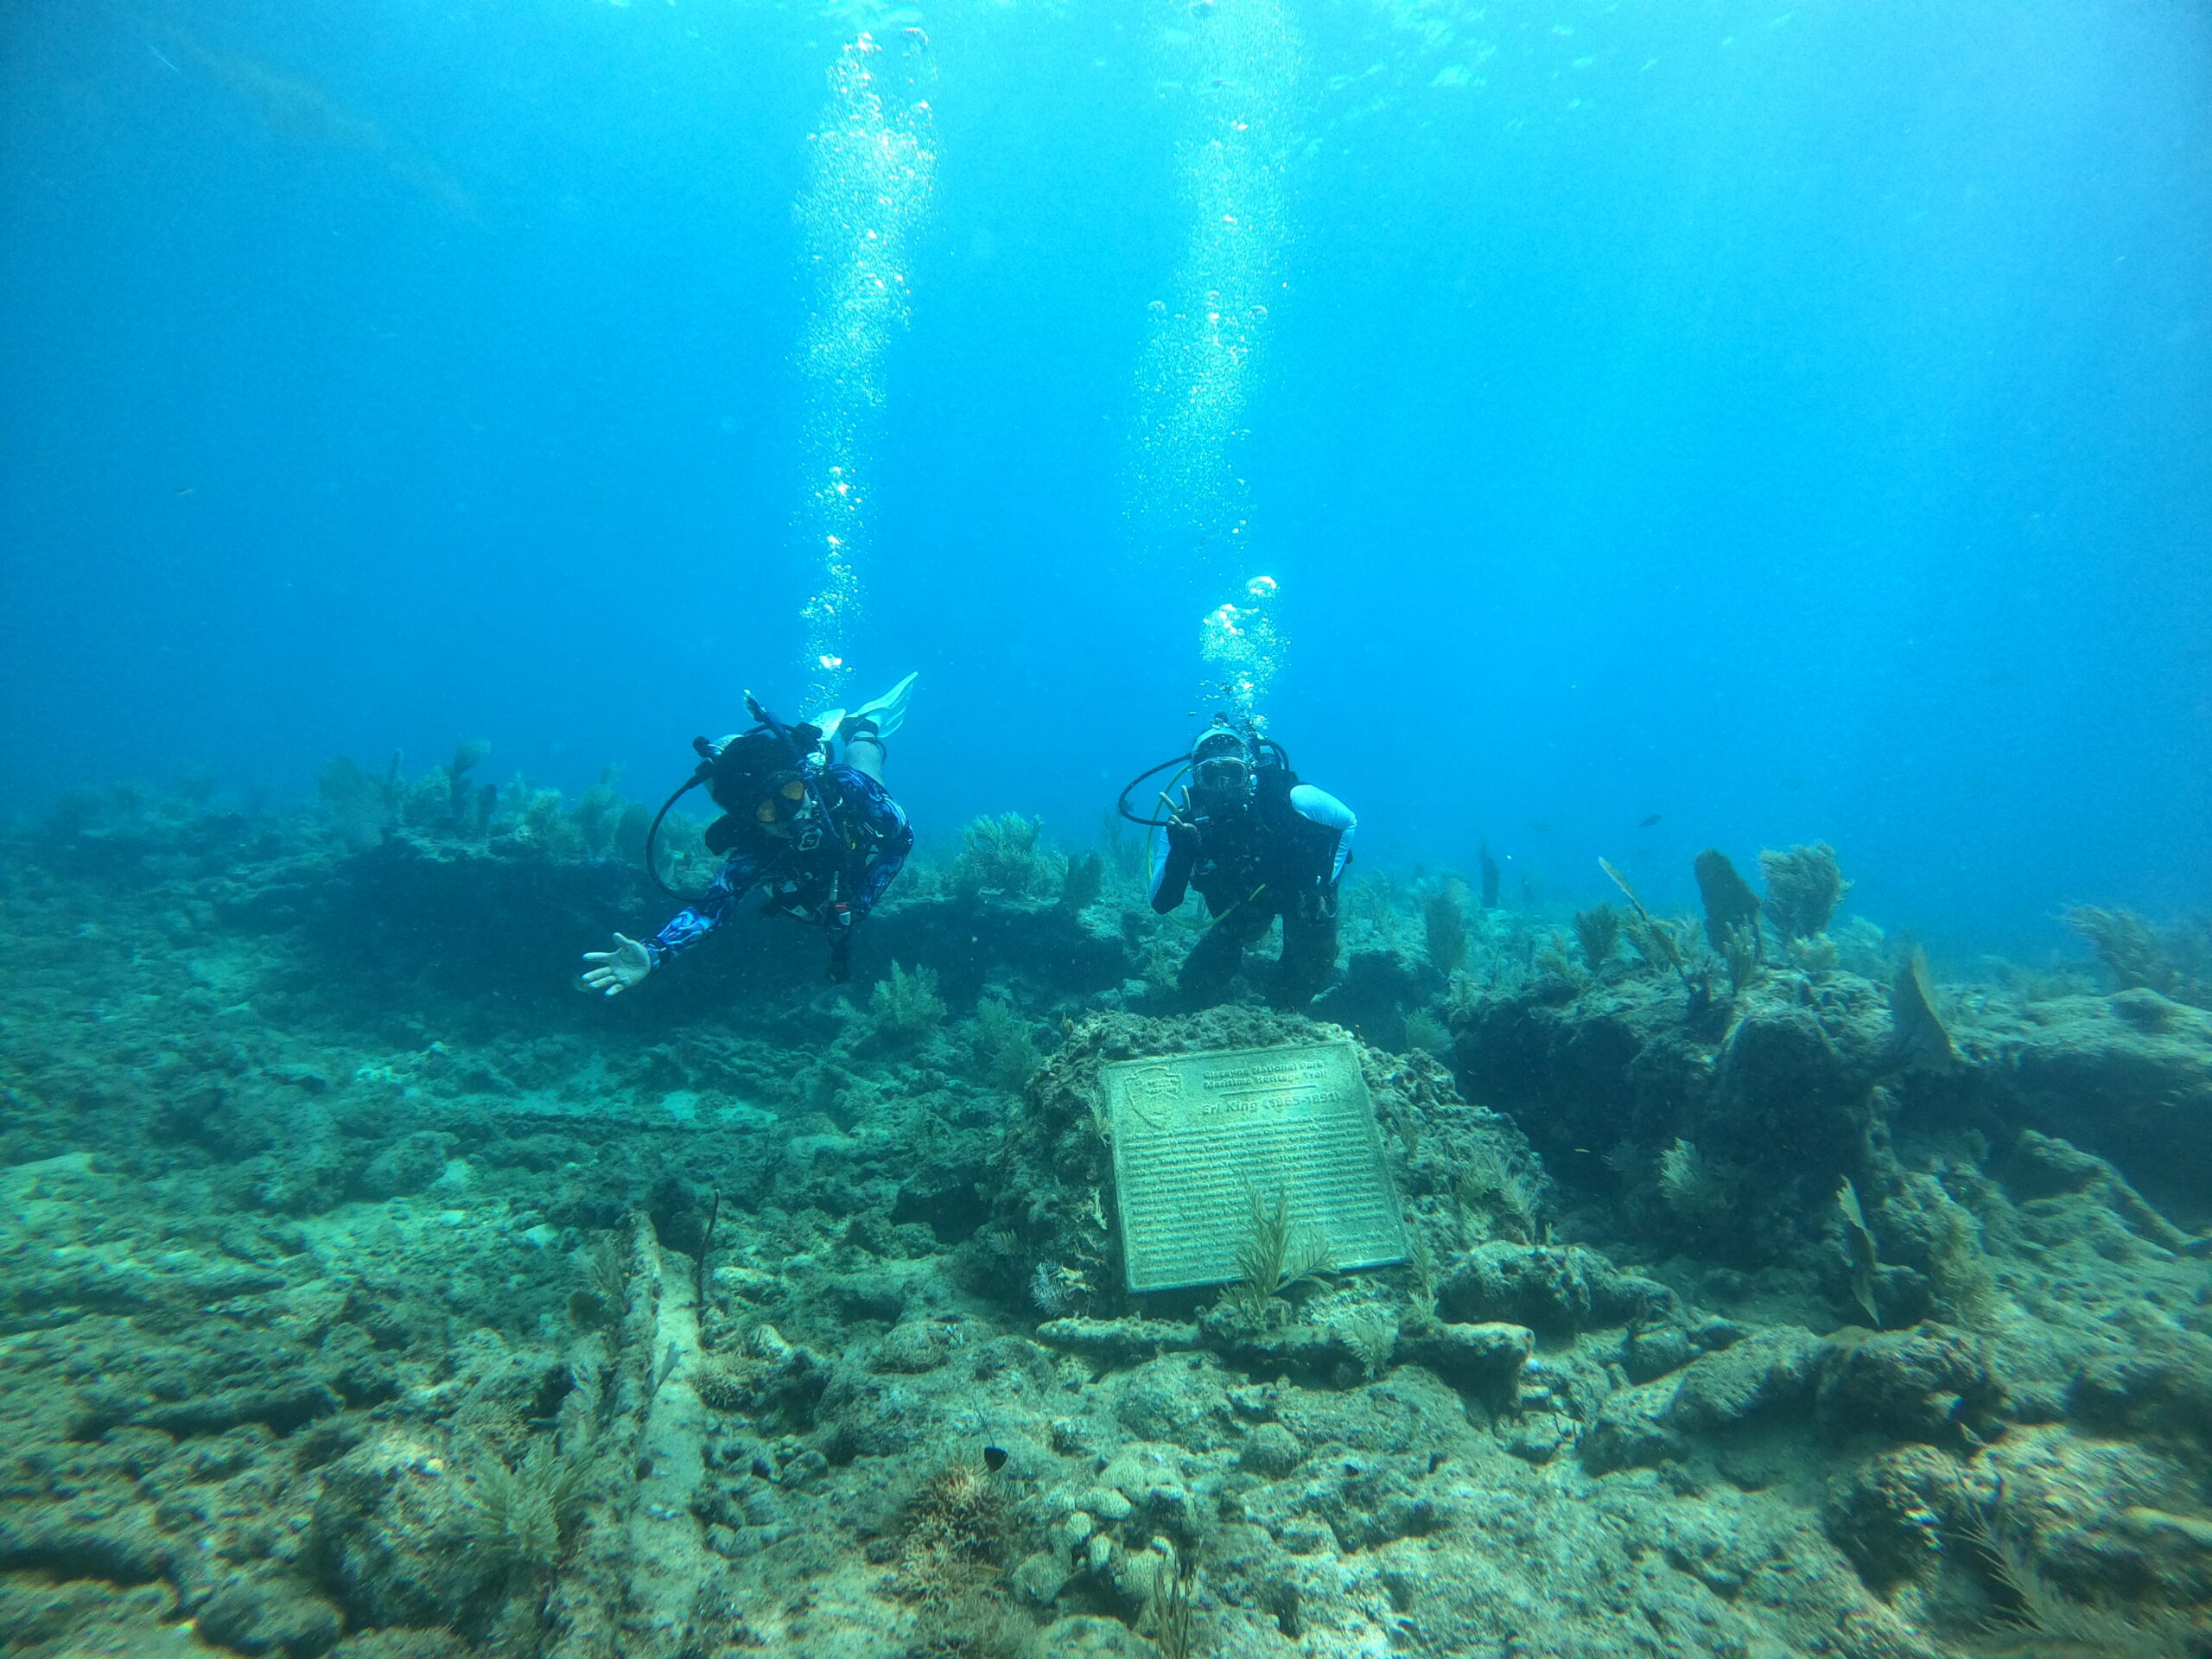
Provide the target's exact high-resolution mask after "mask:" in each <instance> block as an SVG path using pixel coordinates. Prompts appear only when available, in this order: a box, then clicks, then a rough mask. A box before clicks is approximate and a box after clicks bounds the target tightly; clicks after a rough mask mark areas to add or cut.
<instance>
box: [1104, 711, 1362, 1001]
mask: <svg viewBox="0 0 2212 1659" xmlns="http://www.w3.org/2000/svg"><path fill="white" fill-rule="evenodd" d="M1169 766H1185V767H1186V768H1187V769H1188V770H1189V772H1190V782H1189V783H1188V784H1187V785H1185V786H1184V788H1183V790H1182V792H1181V796H1180V798H1173V797H1172V796H1171V795H1170V794H1169V793H1168V792H1166V791H1163V792H1162V794H1161V796H1160V801H1161V803H1162V804H1164V805H1166V808H1167V816H1166V817H1165V818H1147V817H1137V815H1136V814H1135V813H1134V812H1132V811H1130V810H1129V804H1128V800H1129V790H1133V789H1135V787H1136V786H1137V785H1138V784H1141V783H1142V782H1143V781H1144V780H1145V779H1146V778H1150V777H1152V776H1154V774H1155V773H1158V772H1165V771H1166V769H1167V768H1168V767H1169ZM1169 788H1170V790H1173V785H1172V784H1171V785H1170V786H1169ZM1120 810H1121V812H1122V816H1123V817H1127V818H1129V819H1131V820H1132V821H1133V822H1135V823H1144V824H1148V825H1150V826H1151V827H1153V828H1154V829H1159V830H1160V831H1162V832H1163V834H1164V836H1165V839H1164V840H1163V841H1162V842H1160V843H1159V844H1157V845H1156V846H1155V847H1154V854H1153V861H1152V907H1153V909H1154V910H1155V911H1158V912H1160V914H1161V915H1163V916H1165V915H1166V914H1167V913H1168V912H1170V911H1173V910H1174V909H1175V908H1176V907H1177V906H1179V905H1180V904H1181V903H1182V902H1183V899H1184V895H1185V892H1186V891H1187V890H1188V889H1190V888H1192V887H1196V888H1197V889H1198V893H1199V896H1200V897H1201V898H1203V899H1205V901H1206V909H1207V911H1208V912H1209V913H1210V914H1211V916H1212V917H1213V921H1212V923H1211V925H1209V926H1208V927H1207V929H1206V931H1205V932H1204V933H1203V934H1201V935H1200V936H1199V938H1198V943H1197V944H1195V945H1193V946H1192V947H1191V954H1190V955H1189V956H1188V957H1185V959H1184V962H1183V971H1182V976H1181V987H1182V990H1183V994H1184V995H1185V998H1186V999H1187V1000H1188V1001H1189V1002H1190V1003H1191V1004H1192V1006H1193V1007H1205V1006H1207V1005H1209V1004H1211V1003H1214V1002H1217V1001H1220V1000H1221V999H1222V997H1223V996H1224V995H1226V994H1227V992H1228V989H1229V983H1230V980H1231V979H1233V978H1235V977H1236V972H1237V969H1239V968H1240V967H1241V966H1242V965H1243V958H1244V951H1245V949H1246V947H1248V946H1249V945H1253V944H1258V943H1259V942H1260V940H1261V939H1262V938H1265V937H1266V936H1267V932H1268V928H1269V927H1270V926H1272V925H1274V919H1275V918H1276V917H1278V916H1280V917H1281V918H1282V957H1281V962H1280V963H1278V964H1277V967H1276V969H1275V982H1274V990H1273V994H1272V995H1271V996H1270V998H1269V1000H1270V1001H1273V1002H1274V1003H1275V1004H1276V1006H1278V1007H1289V1008H1296V1007H1303V1006H1304V1005H1305V1004H1306V1002H1308V1001H1311V1000H1312V999H1313V996H1314V995H1315V994H1316V993H1317V992H1319V990H1320V989H1321V988H1322V987H1323V986H1324V985H1325V984H1326V983H1327V982H1328V978H1329V976H1330V974H1331V973H1332V972H1333V971H1334V970H1335V968H1336V965H1337V882H1338V879H1339V878H1340V877H1341V876H1342V875H1343V874H1344V866H1345V865H1346V864H1347V863H1348V862H1350V861H1351V837H1352V831H1353V830H1354V829H1357V827H1358V823H1359V820H1358V819H1357V818H1356V817H1353V816H1352V811H1351V808H1350V807H1348V806H1346V805H1345V804H1344V803H1343V802H1342V801H1340V800H1338V798H1336V797H1335V796H1333V795H1332V794H1330V793H1328V792H1327V791H1325V790H1320V789H1316V788H1315V787H1314V786H1313V785H1311V784H1301V783H1300V782H1299V781H1298V775H1297V773H1295V772H1293V771H1292V770H1291V768H1290V757H1289V756H1288V755H1287V754H1286V753H1283V748H1282V746H1281V744H1280V743H1277V742H1275V741H1274V740H1273V739H1271V738H1267V737H1262V736H1261V735H1259V734H1257V733H1255V732H1253V731H1251V730H1250V729H1249V727H1247V728H1241V729H1240V728H1239V726H1238V724H1237V723H1236V722H1234V721H1231V720H1230V717H1229V716H1227V715H1216V716H1215V717H1214V723H1213V724H1212V725H1211V727H1209V728H1207V729H1206V731H1205V734H1203V735H1201V736H1200V737H1199V739H1198V742H1197V743H1195V744H1194V745H1192V749H1191V753H1190V754H1189V755H1188V756H1187V757H1185V756H1178V757H1177V758H1176V759H1175V760H1168V761H1163V762H1162V763H1161V764H1160V765H1159V766H1154V768H1153V769H1152V771H1151V772H1146V773H1145V774H1144V775H1143V776H1142V777H1140V778H1138V779H1136V780H1135V782H1133V783H1131V784H1130V785H1129V789H1125V790H1123V791H1122V799H1121V803H1120Z"/></svg>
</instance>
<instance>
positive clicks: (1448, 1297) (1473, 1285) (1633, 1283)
mask: <svg viewBox="0 0 2212 1659" xmlns="http://www.w3.org/2000/svg"><path fill="white" fill-rule="evenodd" d="M1436 1305H1437V1310H1438V1312H1439V1313H1441V1314H1442V1315H1443V1316H1444V1318H1445V1319H1446V1320H1447V1321H1448V1322H1450V1323H1452V1324H1455V1325H1481V1324H1485V1323H1490V1322H1493V1321H1500V1320H1503V1321H1507V1322H1510V1323H1511V1324H1514V1325H1528V1326H1529V1327H1530V1328H1532V1329H1534V1330H1537V1331H1542V1332H1551V1333H1554V1334H1557V1335H1573V1334H1574V1333H1576V1332H1581V1331H1586V1330H1589V1329H1592V1327H1598V1326H1604V1325H1621V1324H1624V1323H1626V1322H1627V1321H1629V1320H1630V1319H1659V1318H1662V1317H1664V1316H1665V1315H1666V1314H1668V1313H1671V1312H1672V1311H1673V1310H1674V1307H1675V1293H1674V1292H1673V1291H1671V1290H1669V1289H1668V1288H1667V1287H1666V1286H1664V1285H1662V1284H1660V1283H1659V1282H1657V1281H1656V1280H1651V1279H1644V1278H1639V1277H1638V1276H1637V1275H1636V1274H1627V1273H1623V1272H1622V1271H1621V1270H1620V1269H1619V1268H1616V1267H1615V1266H1614V1265H1613V1264H1612V1263H1611V1262H1608V1261H1607V1260H1606V1259H1605V1257H1604V1256H1602V1255H1599V1254H1598V1253H1597V1252H1596V1251H1595V1250H1586V1249H1582V1248H1581V1247H1580V1246H1579V1245H1572V1244H1570V1245H1567V1246H1566V1247H1565V1248H1563V1249H1551V1248H1548V1247H1545V1246H1541V1245H1535V1244H1512V1243H1505V1242H1503V1241H1497V1240H1493V1241H1492V1242H1491V1243H1485V1244H1478V1245H1477V1246H1476V1247H1475V1248H1474V1249H1472V1250H1471V1251H1469V1252H1468V1253H1467V1255H1465V1257H1464V1258H1463V1259H1462V1260H1461V1261H1460V1262H1459V1263H1458V1265H1457V1266H1455V1267H1454V1268H1452V1271H1451V1272H1450V1273H1449V1274H1446V1277H1445V1280H1444V1282H1443V1284H1442V1285H1441V1286H1440V1287H1438V1290H1437V1296H1436Z"/></svg>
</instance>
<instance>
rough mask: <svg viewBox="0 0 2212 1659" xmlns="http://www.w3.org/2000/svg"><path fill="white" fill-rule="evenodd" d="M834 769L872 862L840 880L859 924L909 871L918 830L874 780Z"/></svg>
mask: <svg viewBox="0 0 2212 1659" xmlns="http://www.w3.org/2000/svg"><path fill="white" fill-rule="evenodd" d="M830 770H831V771H832V772H835V773H836V779H837V782H838V783H839V785H841V786H842V789H843V791H844V798H845V800H846V802H847V803H848V804H849V806H850V807H851V808H852V809H853V811H854V817H855V818H856V819H857V821H858V828H860V829H861V830H862V831H863V832H864V833H863V836H862V839H863V841H864V842H865V844H866V845H867V847H868V859H867V861H866V862H864V863H863V864H861V867H860V868H859V870H858V871H857V872H855V871H851V870H848V871H845V872H843V873H842V876H841V880H840V881H839V886H841V887H842V888H843V889H844V899H845V902H846V903H847V904H849V905H850V906H852V907H853V918H854V919H855V921H858V920H859V919H860V918H861V917H864V916H866V915H867V914H868V912H870V911H871V910H874V908H875V906H876V901H877V900H878V899H881V898H882V897H883V890H884V889H885V888H886V887H889V886H890V885H891V882H892V878H893V877H894V876H896V875H897V874H899V871H900V870H902V869H904V868H906V855H908V854H909V853H912V851H913V850H914V828H913V826H912V824H910V823H907V822H906V810H905V809H904V808H902V807H901V806H900V805H899V803H898V802H896V801H894V800H893V799H892V798H891V791H888V790H887V789H886V788H884V786H883V785H881V784H879V783H877V782H876V781H875V779H873V778H870V777H868V775H867V774H866V773H864V772H855V770H853V768H851V767H850V766H833V767H831V768H830Z"/></svg>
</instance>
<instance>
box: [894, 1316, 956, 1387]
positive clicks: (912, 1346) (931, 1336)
mask: <svg viewBox="0 0 2212 1659" xmlns="http://www.w3.org/2000/svg"><path fill="white" fill-rule="evenodd" d="M951 1351H952V1344H951V1341H950V1338H948V1337H947V1336H946V1335H945V1332H944V1326H943V1325H939V1324H938V1323H937V1322H936V1321H934V1320H932V1319H906V1320H904V1321H902V1322H900V1323H899V1324H898V1325H893V1326H892V1327H891V1329H890V1330H889V1331H887V1332H885V1333H884V1337H883V1339H882V1340H881V1341H880V1342H879V1343H877V1344H875V1369H876V1370H879V1371H899V1372H904V1373H906V1374H907V1375H909V1376H913V1375H918V1374H919V1373H921V1372H923V1371H933V1370H936V1369H937V1368H938V1366H940V1365H942V1364H944V1362H945V1359H946V1357H947V1356H949V1355H950V1353H951Z"/></svg>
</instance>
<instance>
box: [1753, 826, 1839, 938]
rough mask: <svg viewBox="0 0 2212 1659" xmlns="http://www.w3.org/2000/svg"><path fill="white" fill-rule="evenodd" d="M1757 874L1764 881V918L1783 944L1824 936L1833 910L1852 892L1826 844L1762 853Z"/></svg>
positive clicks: (1833, 850)
mask: <svg viewBox="0 0 2212 1659" xmlns="http://www.w3.org/2000/svg"><path fill="white" fill-rule="evenodd" d="M1759 874H1761V875H1762V876H1764V878H1765V880H1766V918H1767V919H1768V920H1769V921H1770V922H1772V923H1773V924H1774V931H1776V932H1777V933H1779V934H1780V935H1781V936H1782V937H1783V940H1784V941H1785V942H1787V941H1795V940H1798V939H1809V938H1816V937H1818V936H1819V935H1821V934H1822V933H1825V932H1827V931H1828V922H1829V921H1830V919H1831V918H1834V915H1835V907H1836V906H1838V905H1840V904H1841V903H1842V902H1843V896H1844V894H1846V893H1849V892H1850V891H1851V883H1850V882H1848V881H1847V880H1844V879H1843V869H1842V867H1841V866H1840V865H1839V864H1838V863H1837V862H1836V858H1835V849H1834V848H1833V847H1831V846H1829V845H1828V844H1827V842H1825V841H1816V842H1814V843H1813V844H1812V845H1811V846H1809V847H1792V848H1790V849H1789V850H1788V851H1787V852H1780V853H1777V852H1774V851H1771V850H1769V851H1766V852H1763V853H1761V854H1760V855H1759Z"/></svg>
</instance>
